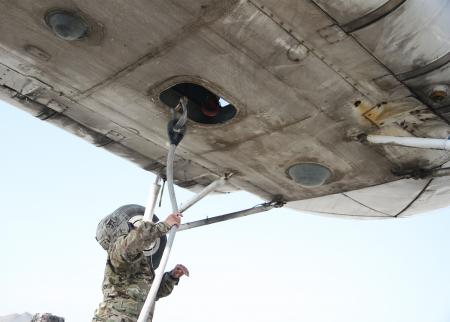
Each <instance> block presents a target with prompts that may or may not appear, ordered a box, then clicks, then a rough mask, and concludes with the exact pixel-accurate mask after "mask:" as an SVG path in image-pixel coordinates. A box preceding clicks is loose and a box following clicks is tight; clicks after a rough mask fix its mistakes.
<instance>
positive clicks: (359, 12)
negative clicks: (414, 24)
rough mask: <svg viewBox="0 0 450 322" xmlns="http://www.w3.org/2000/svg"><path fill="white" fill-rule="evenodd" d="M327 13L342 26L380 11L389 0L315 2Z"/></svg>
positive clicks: (318, 0) (317, 0) (323, 0)
mask: <svg viewBox="0 0 450 322" xmlns="http://www.w3.org/2000/svg"><path fill="white" fill-rule="evenodd" d="M314 2H315V3H316V4H317V5H319V6H320V7H321V8H322V9H323V10H324V11H325V12H327V13H328V14H329V15H330V16H332V17H333V18H334V19H336V21H337V22H338V23H339V24H340V25H344V24H347V23H349V22H351V21H355V20H357V19H359V18H361V17H363V16H365V15H367V14H369V13H370V12H372V11H374V10H376V9H378V8H379V7H381V6H382V5H384V4H385V3H387V2H389V1H388V0H367V1H358V0H335V1H327V0H314Z"/></svg>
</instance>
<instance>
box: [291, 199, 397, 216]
mask: <svg viewBox="0 0 450 322" xmlns="http://www.w3.org/2000/svg"><path fill="white" fill-rule="evenodd" d="M286 207H288V208H291V209H295V210H299V211H305V212H313V213H317V214H323V215H340V216H352V217H361V218H364V217H374V218H379V217H390V216H389V215H388V214H385V213H382V212H379V211H376V210H373V209H370V208H368V207H365V206H364V205H361V204H359V203H358V202H356V201H354V200H352V199H350V198H348V197H346V196H344V195H343V194H334V195H330V196H325V197H319V198H313V199H308V200H300V201H292V202H289V203H287V205H286Z"/></svg>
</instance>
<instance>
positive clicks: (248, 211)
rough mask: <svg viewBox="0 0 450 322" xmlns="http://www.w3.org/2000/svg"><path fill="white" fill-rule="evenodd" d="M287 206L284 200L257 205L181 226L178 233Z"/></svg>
mask: <svg viewBox="0 0 450 322" xmlns="http://www.w3.org/2000/svg"><path fill="white" fill-rule="evenodd" d="M285 204H286V202H285V201H282V200H273V201H269V202H265V203H262V204H259V205H256V206H254V207H252V208H248V209H244V210H240V211H236V212H232V213H228V214H224V215H220V216H215V217H211V218H208V217H207V218H205V219H201V220H197V221H192V222H189V223H185V224H182V225H181V226H180V228H178V231H182V230H188V229H192V228H197V227H201V226H206V225H211V224H215V223H219V222H222V221H227V220H231V219H237V218H241V217H245V216H249V215H253V214H257V213H260V212H265V211H268V210H271V209H273V208H281V207H283V206H284V205H285Z"/></svg>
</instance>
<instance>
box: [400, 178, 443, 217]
mask: <svg viewBox="0 0 450 322" xmlns="http://www.w3.org/2000/svg"><path fill="white" fill-rule="evenodd" d="M449 196H450V177H441V178H436V179H433V180H432V181H431V183H430V184H429V185H428V187H427V189H426V190H425V191H424V192H423V193H422V194H421V195H420V197H419V198H417V200H416V201H415V202H414V203H413V204H412V205H411V206H410V207H408V209H407V210H406V211H405V212H403V213H402V214H401V215H400V216H399V217H407V216H411V215H416V214H422V213H426V212H429V211H433V210H436V209H440V208H445V207H448V200H449Z"/></svg>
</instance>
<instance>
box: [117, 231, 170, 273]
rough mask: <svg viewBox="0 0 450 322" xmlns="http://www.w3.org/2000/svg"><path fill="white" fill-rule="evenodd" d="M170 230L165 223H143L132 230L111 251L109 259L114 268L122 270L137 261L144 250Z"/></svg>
mask: <svg viewBox="0 0 450 322" xmlns="http://www.w3.org/2000/svg"><path fill="white" fill-rule="evenodd" d="M169 230H170V226H169V225H168V224H166V223H165V222H159V223H157V224H155V223H152V222H143V223H142V224H141V225H140V226H139V227H137V228H136V229H132V230H131V231H130V232H129V233H128V234H127V235H124V236H120V237H119V238H117V240H116V241H115V242H114V243H113V245H112V246H111V248H110V250H109V252H108V253H109V259H110V261H111V264H112V265H113V266H114V267H117V268H120V267H121V266H123V265H126V264H128V263H132V262H134V261H136V260H137V259H138V258H140V256H142V252H143V251H144V249H145V248H146V247H147V246H148V245H149V244H151V243H152V242H154V241H155V240H156V239H158V238H159V237H161V236H163V235H164V234H166V233H167V232H168V231H169Z"/></svg>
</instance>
